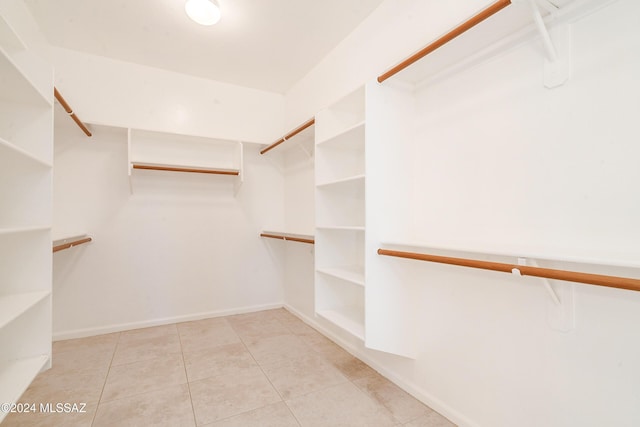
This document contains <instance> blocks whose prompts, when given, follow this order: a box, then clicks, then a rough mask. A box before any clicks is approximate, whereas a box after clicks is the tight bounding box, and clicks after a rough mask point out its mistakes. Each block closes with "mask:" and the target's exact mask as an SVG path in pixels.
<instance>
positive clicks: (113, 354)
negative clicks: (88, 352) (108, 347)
mask: <svg viewBox="0 0 640 427" xmlns="http://www.w3.org/2000/svg"><path fill="white" fill-rule="evenodd" d="M120 336H121V333H120V332H118V339H116V345H114V346H113V352H112V353H111V360H110V361H109V367H108V369H107V374H106V375H105V376H104V381H103V383H102V390H100V396H99V397H98V403H97V404H96V411H95V412H94V413H93V417H92V418H91V426H92V427H93V424H94V423H95V422H96V417H97V416H98V410H99V409H100V404H101V403H102V396H103V395H104V389H105V387H106V386H107V379H109V374H110V373H111V364H112V363H113V358H114V357H115V356H116V351H117V350H118V342H120Z"/></svg>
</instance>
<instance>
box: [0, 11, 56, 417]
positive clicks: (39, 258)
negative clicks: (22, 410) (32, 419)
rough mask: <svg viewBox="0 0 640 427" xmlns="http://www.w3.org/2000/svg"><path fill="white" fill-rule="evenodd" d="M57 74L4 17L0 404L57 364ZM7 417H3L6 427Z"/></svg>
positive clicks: (0, 45)
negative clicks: (53, 293)
mask: <svg viewBox="0 0 640 427" xmlns="http://www.w3.org/2000/svg"><path fill="white" fill-rule="evenodd" d="M52 159H53V70H52V68H51V66H49V65H47V64H46V63H44V62H43V61H42V60H40V59H39V58H38V57H37V55H35V54H34V53H33V52H32V51H30V50H29V49H28V48H27V46H26V45H25V43H23V41H22V38H21V37H20V36H19V35H18V34H16V33H15V31H14V29H13V28H12V26H11V25H10V24H9V22H8V21H7V20H6V19H5V17H2V16H0V206H2V209H0V402H3V403H10V402H15V401H17V400H18V399H19V398H20V396H21V395H22V393H23V392H24V391H25V390H26V388H27V387H28V386H29V384H30V383H31V381H33V379H34V378H35V376H36V375H37V374H38V373H39V372H40V371H41V370H42V369H43V368H47V367H49V366H50V359H51V207H52V190H51V188H52ZM5 415H6V414H5V413H2V412H0V421H2V419H3V418H4V416H5Z"/></svg>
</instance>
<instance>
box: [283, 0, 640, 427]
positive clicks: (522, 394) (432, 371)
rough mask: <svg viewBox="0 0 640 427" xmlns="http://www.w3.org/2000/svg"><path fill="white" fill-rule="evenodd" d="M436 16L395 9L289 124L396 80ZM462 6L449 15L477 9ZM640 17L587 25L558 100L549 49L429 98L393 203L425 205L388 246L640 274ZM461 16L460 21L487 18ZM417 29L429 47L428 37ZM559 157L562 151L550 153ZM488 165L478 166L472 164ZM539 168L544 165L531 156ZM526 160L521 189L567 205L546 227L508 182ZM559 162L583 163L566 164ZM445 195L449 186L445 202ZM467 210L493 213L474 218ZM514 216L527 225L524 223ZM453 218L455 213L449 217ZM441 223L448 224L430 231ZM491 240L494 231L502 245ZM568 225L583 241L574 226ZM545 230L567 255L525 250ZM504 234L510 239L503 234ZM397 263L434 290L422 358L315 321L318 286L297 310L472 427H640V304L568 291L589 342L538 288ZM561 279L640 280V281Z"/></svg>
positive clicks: (345, 52) (304, 92)
mask: <svg viewBox="0 0 640 427" xmlns="http://www.w3.org/2000/svg"><path fill="white" fill-rule="evenodd" d="M425 3H427V2H424V3H423V2H420V1H413V2H410V1H406V2H402V3H398V2H393V1H389V2H385V3H383V5H382V6H381V7H380V9H378V10H377V11H376V12H374V15H372V17H371V18H370V19H369V20H368V21H367V22H366V23H365V24H363V25H362V26H361V27H359V28H358V29H356V31H354V33H353V34H352V36H351V38H348V39H347V40H345V41H344V43H343V44H342V45H341V46H339V47H338V48H337V49H336V50H334V51H333V52H332V53H331V54H330V55H329V56H328V57H327V58H326V59H325V61H323V62H322V63H321V64H319V65H318V67H316V68H315V69H314V70H313V71H312V72H310V73H309V75H308V76H307V77H306V78H305V79H303V80H302V81H301V82H299V83H298V84H297V85H296V87H295V88H293V89H292V90H291V91H290V92H289V94H288V96H287V112H288V114H287V123H289V122H295V121H300V120H302V119H304V117H306V116H308V115H311V114H313V113H312V112H313V111H317V110H319V109H320V108H322V107H324V106H325V105H327V104H328V103H330V102H332V101H333V100H335V99H337V98H338V97H339V96H340V95H344V94H346V93H347V92H348V90H350V89H353V88H354V87H355V86H357V85H359V84H364V83H366V82H368V81H369V80H371V79H372V78H373V77H375V75H377V74H380V73H381V72H382V71H384V70H385V69H386V68H388V67H389V66H390V65H393V63H394V61H395V59H394V60H391V61H387V62H385V64H382V65H380V64H379V62H380V60H379V59H378V57H382V58H386V59H390V58H391V57H393V56H394V55H395V54H396V50H394V49H392V48H391V45H395V44H398V45H404V44H403V42H404V41H406V40H407V39H411V42H410V43H409V44H411V43H413V45H414V46H415V44H418V46H416V47H419V46H420V45H424V44H426V42H428V41H429V40H430V39H432V38H434V37H432V34H431V33H430V30H429V28H431V25H430V24H431V23H432V22H433V23H434V24H435V25H438V24H440V23H441V22H442V21H441V20H440V15H439V14H438V13H437V12H438V9H437V8H436V7H435V6H434V4H433V3H432V2H428V4H425ZM447 3H450V2H447ZM451 3H452V4H451V5H447V7H450V8H454V9H455V8H456V7H457V6H460V5H461V2H457V3H456V2H451ZM421 4H424V5H421ZM454 4H455V5H454ZM443 7H444V6H443ZM512 7H514V6H512ZM639 8H640V6H638V4H637V2H634V1H633V0H619V1H617V2H613V3H612V4H610V5H609V6H607V7H606V8H604V9H602V10H599V11H597V12H595V13H594V14H593V15H590V16H587V17H585V18H584V19H581V20H579V21H578V22H576V23H575V24H574V25H573V26H572V33H573V42H572V43H573V47H572V63H573V72H572V76H571V78H570V80H569V81H568V82H567V84H566V85H565V86H563V87H560V88H557V89H553V90H549V89H545V88H544V87H543V85H542V63H543V56H542V49H541V48H540V44H539V40H533V41H530V42H528V43H526V44H523V45H520V46H518V47H517V48H515V49H512V50H509V51H507V52H502V54H501V55H499V56H497V57H494V58H492V59H491V60H488V61H486V62H484V63H482V64H480V65H478V66H476V67H474V68H471V69H467V70H465V71H463V72H461V73H459V74H456V75H454V76H450V78H448V79H442V80H438V81H437V82H432V83H431V84H427V86H426V87H425V88H424V89H423V93H422V95H421V97H419V100H421V101H422V103H421V104H420V109H419V110H418V111H419V119H418V121H417V122H416V123H415V126H416V128H417V129H420V132H419V135H420V138H416V139H410V140H407V141H401V140H394V141H389V144H391V145H394V146H397V147H398V151H399V152H400V153H401V154H399V155H396V156H395V157H397V159H394V161H398V164H401V165H402V164H404V166H405V168H404V169H402V170H401V171H398V173H396V174H393V175H390V176H389V178H390V181H389V187H388V188H387V189H386V190H385V191H388V192H389V195H390V196H391V193H392V192H393V189H394V188H405V189H408V190H407V192H409V193H411V194H412V197H411V198H410V199H407V200H405V201H404V203H402V201H401V200H400V204H399V205H395V204H394V209H393V214H392V215H391V214H389V215H390V216H393V218H392V219H393V220H394V221H396V223H398V224H401V225H400V226H399V227H395V230H394V231H395V232H398V234H399V235H398V236H391V235H387V236H386V237H388V238H389V239H393V240H396V239H411V240H412V241H415V240H417V241H424V242H430V241H431V242H433V241H434V240H432V238H433V237H434V235H435V237H436V238H437V239H436V240H437V242H436V244H437V245H441V246H454V247H455V246H459V245H461V244H464V245H467V247H474V248H475V249H478V248H482V244H483V242H484V243H486V245H487V247H490V248H491V249H492V250H500V249H508V248H509V247H510V246H509V245H512V246H511V247H516V248H518V249H520V250H522V249H525V250H527V249H528V250H529V251H537V252H542V253H545V251H546V252H549V253H552V254H553V255H567V254H570V253H573V252H578V255H580V256H583V257H591V258H596V259H597V258H600V259H604V258H606V259H609V260H611V259H615V260H620V261H622V262H625V263H634V264H636V265H637V259H638V255H639V253H638V246H637V244H636V243H637V241H638V233H640V227H638V225H637V222H634V221H633V218H637V217H638V213H639V212H640V200H639V199H638V196H637V191H636V190H635V183H637V182H638V178H639V177H638V168H637V167H636V166H635V164H636V163H637V162H636V159H637V158H638V157H639V155H640V152H639V149H638V147H637V141H638V140H639V138H638V137H639V136H640V135H639V134H638V130H637V127H636V126H635V118H637V117H638V113H640V106H639V104H638V102H637V100H638V99H640V82H639V81H638V79H637V78H636V77H635V76H637V75H639V73H640V57H639V55H638V52H640V45H639V41H640V32H639V30H638V27H637V25H636V23H635V17H637V16H638V13H639V12H640V9H639ZM383 10H386V11H391V10H392V11H393V12H394V13H393V14H391V18H390V20H389V21H388V22H387V23H386V24H382V23H381V20H382V18H381V17H380V16H378V14H379V13H381V11H383ZM451 10H452V9H449V12H450V11H451ZM459 11H460V16H459V17H458V19H453V21H460V20H462V19H463V18H464V17H465V16H468V15H469V14H470V13H469V12H468V11H467V10H462V8H460V9H459ZM418 12H419V14H417V15H413V13H418ZM409 16H411V17H412V19H408V17H409ZM447 17H450V15H449V14H447V13H445V18H443V21H444V22H448V21H450V19H448V18H447ZM412 20H413V21H417V22H420V26H421V27H422V28H425V30H424V32H425V33H427V32H429V34H426V36H425V37H417V36H415V34H414V35H411V31H412V28H413V27H412V26H411V21H412ZM374 24H375V25H374ZM487 24H488V25H490V22H489V23H487ZM447 26H450V25H449V24H447ZM406 27H408V28H406ZM435 32H436V33H441V32H442V31H435ZM367 36H368V37H367ZM369 38H370V39H372V40H382V39H385V38H388V39H389V42H388V45H380V48H379V50H378V51H376V52H373V51H369V50H367V49H364V50H362V49H360V47H359V44H360V42H362V40H364V39H369ZM418 39H420V40H418ZM425 39H426V40H425ZM356 40H360V42H356ZM409 50H410V52H412V51H414V50H416V49H413V48H412V49H409ZM410 52H406V53H410ZM397 59H399V58H397ZM371 68H374V69H375V70H374V72H371ZM334 88H335V89H334ZM338 93H339V94H338ZM540 141H545V143H544V144H541V143H540ZM554 144H555V147H554ZM550 146H551V150H549V148H550ZM542 147H544V149H545V151H543V152H541V151H538V148H542ZM456 149H457V150H459V151H460V153H459V156H458V157H456V156H455V155H454V154H455V150H456ZM472 150H477V151H476V152H475V154H473V155H472V154H469V153H470V152H472ZM524 152H526V153H528V154H529V155H527V156H520V153H524ZM545 153H548V154H547V155H545ZM436 156H437V157H436ZM553 156H556V157H553ZM517 157H520V158H519V159H518V165H517V166H514V168H515V169H512V172H513V173H514V174H516V175H517V177H518V179H519V180H521V179H522V178H523V176H526V175H527V174H523V173H522V171H523V170H527V171H529V175H528V176H529V179H531V184H530V186H531V187H532V188H533V189H534V191H535V193H534V194H533V196H534V197H535V199H536V200H541V199H544V197H546V196H544V195H542V194H541V193H540V192H539V191H540V190H541V189H542V188H544V187H545V186H546V187H548V189H549V194H550V195H549V196H548V199H547V201H548V203H547V204H546V205H545V206H536V207H534V208H533V209H535V211H534V212H532V211H519V210H518V209H522V208H525V207H527V206H528V202H527V198H526V190H527V188H526V187H527V186H526V185H521V184H522V182H520V184H518V185H516V184H517V181H514V182H515V184H514V185H515V188H512V187H510V186H509V184H510V181H509V178H508V177H502V178H501V179H500V174H501V173H503V172H504V170H505V169H507V170H509V167H511V166H509V167H507V166H505V164H504V163H503V162H509V161H513V160H514V158H517ZM554 158H561V159H564V160H567V163H566V164H565V165H563V164H559V163H558V162H557V161H556V160H554ZM403 159H404V162H402V160H403ZM474 159H475V160H477V162H474V161H471V160H474ZM572 161H574V163H572ZM585 164H586V165H587V166H588V167H587V168H585V167H584V165H585ZM563 168H565V169H564V170H566V176H563V175H562V170H563ZM590 170H593V175H591V176H590V175H589V171H590ZM575 177H582V178H585V177H586V178H588V179H587V180H586V181H585V180H576V179H575ZM552 178H553V179H559V180H560V181H559V182H558V181H554V180H553V179H552ZM547 180H548V181H547ZM434 181H437V182H436V183H435V184H436V185H434V186H430V185H429V184H430V183H434ZM465 182H467V183H468V185H467V186H465V185H464V183H465ZM490 182H494V183H497V184H499V185H498V186H497V187H495V188H497V190H493V189H492V188H486V187H482V188H478V185H481V184H486V183H490ZM525 184H526V183H525ZM438 187H440V188H438ZM523 187H525V188H523ZM505 188H506V189H507V190H508V191H505ZM572 191H573V192H572ZM478 194H482V195H484V196H486V198H487V199H488V200H490V201H491V202H492V203H494V202H497V203H496V204H495V206H497V207H496V208H495V209H494V210H493V211H492V210H491V206H484V205H478V203H477V202H478V200H476V199H474V198H475V197H476V196H477V195H478ZM562 194H565V195H566V198H563V197H561V196H562ZM589 198H591V199H589ZM393 200H394V202H396V201H398V197H394V198H393ZM465 200H466V201H469V200H475V201H476V203H475V204H471V205H469V204H468V203H467V204H465ZM509 200H511V201H513V202H514V203H513V205H514V206H517V209H514V210H510V203H509ZM448 207H449V208H452V207H455V209H454V211H453V212H449V213H447V208H448ZM485 208H486V209H485ZM478 209H480V210H478ZM529 209H532V207H531V206H529ZM492 212H493V214H492ZM425 218H429V219H430V221H429V222H426V223H425V222H424V219H425ZM498 218H501V220H503V221H505V224H508V225H509V228H508V229H505V231H504V233H503V232H501V230H500V229H499V228H498V229H496V228H495V226H496V224H499V223H500V222H499V221H498V220H497V219H498ZM520 219H521V220H522V221H520ZM474 220H475V221H476V222H479V223H478V224H476V225H477V226H478V227H479V228H478V229H477V231H475V232H473V233H474V235H473V236H471V237H469V235H468V234H465V235H461V234H458V231H456V228H455V226H456V224H462V223H461V221H470V222H473V221H474ZM465 224H466V223H465ZM465 224H462V225H461V226H462V227H463V228H465V231H466V232H467V233H468V232H470V231H473V228H470V227H467V226H466V225H465ZM483 224H488V227H487V229H483V228H482V227H483ZM559 224H562V225H564V226H565V227H566V229H565V228H562V227H560V228H558V225H559ZM528 226H533V227H538V229H539V230H542V231H543V232H544V233H548V232H550V231H556V232H558V233H560V234H558V235H559V236H561V238H562V240H554V241H552V242H551V243H550V242H549V240H548V239H549V238H550V235H549V234H544V233H540V234H535V233H534V234H524V235H519V236H516V235H514V227H515V230H516V232H521V231H522V230H523V229H525V227H528ZM492 227H493V228H494V229H493V230H490V231H491V232H492V233H493V235H494V236H495V238H494V239H490V237H488V235H487V234H485V231H487V230H489V229H491V228H492ZM434 233H435V234H434ZM465 236H466V237H465ZM473 239H475V240H473ZM513 245H515V246H513ZM381 262H389V263H392V266H393V267H392V268H393V270H394V271H395V272H396V273H397V280H398V282H399V283H404V284H405V285H406V286H407V288H411V289H415V290H417V291H416V293H417V295H416V299H417V301H419V310H418V312H419V313H420V314H419V315H418V316H417V318H416V322H415V328H416V329H418V332H419V336H420V343H419V344H420V349H419V354H418V357H417V358H416V359H415V360H410V359H404V358H400V357H395V356H392V355H389V354H384V353H380V352H375V351H371V350H367V349H365V348H363V346H362V345H361V344H358V343H356V342H354V340H352V339H350V338H349V336H347V335H345V334H342V333H341V332H340V331H339V330H336V329H335V328H333V327H332V326H331V325H329V324H327V323H326V322H323V321H322V320H321V319H316V318H314V316H313V312H312V310H311V309H310V306H311V304H310V303H309V301H312V300H313V289H312V287H311V286H308V287H307V289H306V297H302V296H301V294H302V291H301V290H300V289H297V292H298V294H297V295H296V297H295V298H291V299H290V298H288V297H287V296H285V300H286V301H287V302H288V303H289V304H290V307H291V308H292V309H293V310H295V311H297V312H298V313H299V314H301V315H303V316H305V317H306V318H307V320H309V321H310V322H312V323H315V324H316V325H318V326H319V327H320V328H322V329H323V330H325V331H326V332H328V333H329V334H330V335H331V336H332V337H334V338H335V339H336V340H338V341H340V342H342V343H345V344H346V345H348V346H351V347H350V349H351V350H352V351H354V352H355V353H357V354H358V355H359V356H360V357H362V358H363V359H364V360H366V361H368V362H369V363H371V364H372V365H373V366H374V367H376V368H377V369H379V370H380V371H381V372H383V373H384V374H385V375H387V376H389V377H390V378H391V379H393V380H395V381H397V382H398V384H400V385H402V386H404V387H405V388H406V389H407V390H409V391H410V392H412V393H413V394H414V395H416V396H417V397H419V398H420V399H422V400H423V401H425V402H426V403H428V404H430V405H431V406H432V407H434V408H435V409H437V410H439V411H441V412H443V413H444V414H445V415H446V416H448V417H450V418H451V419H452V420H454V421H456V422H457V423H459V424H460V425H477V426H492V427H493V426H515V425H517V426H532V427H533V426H542V425H543V426H580V427H582V426H602V425H615V426H635V425H638V424H640V386H639V384H640V368H639V367H638V365H637V363H635V361H636V360H638V359H639V358H640V328H638V327H637V326H635V325H637V324H639V322H640V294H638V293H635V292H631V291H624V290H615V289H607V288H602V287H595V286H587V285H569V286H564V288H565V289H569V290H570V289H574V298H575V303H574V304H575V312H572V314H575V328H574V329H571V330H569V331H567V332H562V331H559V330H556V329H554V328H552V327H551V326H550V324H549V321H550V320H551V318H548V314H547V311H548V310H550V312H551V313H552V312H553V308H549V306H550V301H549V296H548V295H547V294H546V293H545V291H544V289H543V288H542V287H541V284H540V282H539V281H538V280H536V279H516V278H512V277H510V276H507V275H500V274H498V273H492V272H481V271H476V270H466V269H462V268H458V267H450V266H438V265H430V264H427V263H417V262H415V261H403V260H397V261H393V260H386V261H381ZM548 265H549V266H551V267H557V268H566V269H571V268H574V269H582V268H586V269H592V270H593V271H596V272H602V273H606V274H614V275H621V276H627V277H640V271H639V270H638V269H637V268H635V269H634V268H615V267H606V268H605V267H600V268H596V267H594V266H584V265H572V264H569V263H549V264H548ZM300 283H305V282H302V281H301V282H300ZM556 286H558V285H557V284H556ZM551 307H552V306H551Z"/></svg>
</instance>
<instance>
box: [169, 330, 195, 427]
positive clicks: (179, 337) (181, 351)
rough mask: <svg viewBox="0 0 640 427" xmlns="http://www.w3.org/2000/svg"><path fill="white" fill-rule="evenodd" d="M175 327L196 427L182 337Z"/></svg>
mask: <svg viewBox="0 0 640 427" xmlns="http://www.w3.org/2000/svg"><path fill="white" fill-rule="evenodd" d="M174 325H176V331H177V333H178V341H179V342H180V356H181V357H182V366H183V367H184V377H185V379H186V380H187V391H188V392H189V402H190V403H191V414H192V415H193V425H194V426H197V425H198V421H196V408H195V407H194V405H193V395H192V394H191V382H190V381H189V374H188V373H187V362H186V361H185V360H184V348H183V347H182V337H181V336H180V329H178V324H177V323H174Z"/></svg>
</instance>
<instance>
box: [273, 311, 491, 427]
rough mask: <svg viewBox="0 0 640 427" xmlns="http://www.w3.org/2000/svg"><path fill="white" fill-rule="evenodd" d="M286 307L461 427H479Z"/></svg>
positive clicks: (421, 389)
mask: <svg viewBox="0 0 640 427" xmlns="http://www.w3.org/2000/svg"><path fill="white" fill-rule="evenodd" d="M284 308H285V309H287V310H288V311H290V312H291V313H292V314H294V315H296V316H297V317H299V318H300V320H302V321H303V322H305V323H306V324H308V325H309V326H312V327H313V328H314V329H317V330H318V332H320V333H321V334H323V335H325V336H326V337H327V338H329V339H331V340H332V341H334V342H335V343H336V344H338V345H339V346H340V347H342V348H343V349H345V350H346V351H348V352H349V353H351V354H352V355H353V356H355V357H357V358H358V359H360V360H362V361H363V362H365V363H366V364H367V365H369V366H370V367H372V368H373V369H375V370H376V371H377V372H378V373H380V374H381V375H382V376H383V377H385V378H387V379H388V380H389V381H391V382H392V383H394V384H395V385H397V386H398V387H400V388H401V389H402V390H404V391H406V392H407V393H409V394H410V395H412V396H413V397H415V398H416V399H418V400H419V401H421V402H422V403H424V404H425V405H427V406H429V407H430V408H431V409H433V410H434V411H436V412H438V413H440V414H442V415H443V416H445V417H447V418H448V419H449V420H451V421H452V422H453V423H455V424H457V425H458V426H460V427H479V424H477V423H475V422H473V421H471V420H470V419H469V418H467V417H465V416H464V415H463V414H461V413H460V412H458V411H456V410H455V409H454V408H452V407H451V406H449V405H447V404H446V403H445V402H443V401H442V400H440V399H438V398H436V397H435V396H434V395H432V394H431V393H429V392H428V391H426V390H424V389H423V388H422V387H420V386H418V385H417V384H416V383H415V382H413V381H411V380H407V379H405V378H401V377H400V376H398V375H397V374H396V373H394V372H392V371H391V370H389V369H387V368H386V367H385V366H384V365H382V364H380V363H379V362H377V361H376V360H374V359H372V358H370V357H369V356H368V355H367V354H366V353H367V352H366V351H363V350H366V349H359V348H357V347H355V346H353V345H352V344H350V343H348V342H347V341H345V340H344V339H342V338H341V337H340V336H338V335H336V334H334V333H333V332H331V331H329V330H328V329H326V328H324V327H322V326H321V325H320V324H318V323H317V322H315V321H314V320H313V319H310V318H309V317H307V316H306V315H304V314H303V313H301V312H300V311H298V310H296V309H295V308H293V307H292V306H291V305H289V304H287V303H285V304H284Z"/></svg>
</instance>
